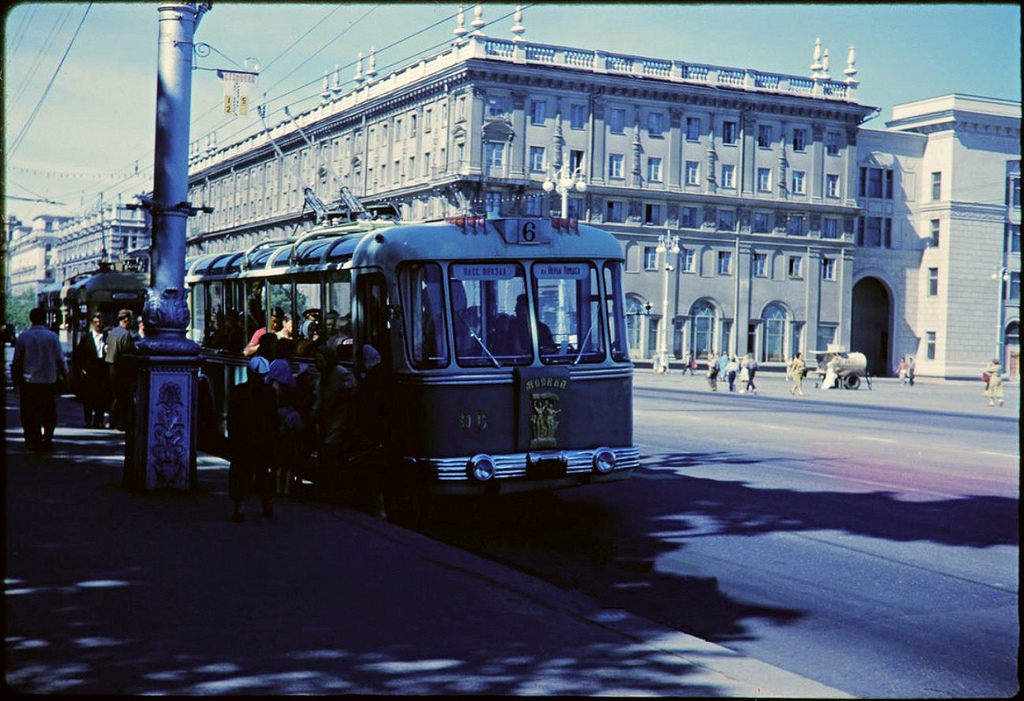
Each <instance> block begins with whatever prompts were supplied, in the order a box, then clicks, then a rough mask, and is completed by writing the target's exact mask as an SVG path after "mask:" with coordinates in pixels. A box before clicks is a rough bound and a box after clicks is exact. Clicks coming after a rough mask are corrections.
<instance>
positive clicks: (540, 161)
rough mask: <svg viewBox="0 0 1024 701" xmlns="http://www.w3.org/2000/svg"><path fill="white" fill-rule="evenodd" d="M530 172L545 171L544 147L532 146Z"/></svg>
mask: <svg viewBox="0 0 1024 701" xmlns="http://www.w3.org/2000/svg"><path fill="white" fill-rule="evenodd" d="M530 170H533V171H543V170H544V147H543V146H531V147H530Z"/></svg>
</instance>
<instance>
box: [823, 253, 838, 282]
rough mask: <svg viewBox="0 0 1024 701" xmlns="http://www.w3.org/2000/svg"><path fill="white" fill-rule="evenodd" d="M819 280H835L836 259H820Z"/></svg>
mask: <svg viewBox="0 0 1024 701" xmlns="http://www.w3.org/2000/svg"><path fill="white" fill-rule="evenodd" d="M821 279H822V280H835V279H836V259H835V258H822V259H821Z"/></svg>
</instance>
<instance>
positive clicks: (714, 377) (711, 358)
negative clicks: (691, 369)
mask: <svg viewBox="0 0 1024 701" xmlns="http://www.w3.org/2000/svg"><path fill="white" fill-rule="evenodd" d="M708 386H709V387H711V391H712V392H717V391H718V356H717V355H715V352H714V351H708Z"/></svg>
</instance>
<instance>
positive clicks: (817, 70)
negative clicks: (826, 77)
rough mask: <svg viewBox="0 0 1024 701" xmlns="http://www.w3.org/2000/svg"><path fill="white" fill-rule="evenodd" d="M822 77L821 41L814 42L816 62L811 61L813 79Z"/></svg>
mask: <svg viewBox="0 0 1024 701" xmlns="http://www.w3.org/2000/svg"><path fill="white" fill-rule="evenodd" d="M820 77H821V39H820V38H819V39H815V40H814V60H813V61H811V78H820Z"/></svg>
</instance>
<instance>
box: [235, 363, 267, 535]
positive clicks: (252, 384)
mask: <svg viewBox="0 0 1024 701" xmlns="http://www.w3.org/2000/svg"><path fill="white" fill-rule="evenodd" d="M269 369H270V363H269V362H268V361H267V359H266V358H264V357H263V356H261V355H256V356H253V357H252V358H250V359H249V365H248V381H246V382H244V383H242V384H240V385H238V386H236V387H235V389H234V392H233V393H232V395H231V405H230V406H229V407H228V442H229V448H230V451H231V467H230V469H229V471H228V493H229V495H230V497H231V499H232V501H234V503H235V511H234V514H233V515H232V516H231V520H232V521H235V522H241V521H244V520H245V513H244V507H245V500H246V498H247V497H248V496H249V495H250V494H254V493H255V494H259V496H260V501H261V502H262V505H263V515H264V516H266V517H267V518H270V517H272V516H273V515H274V502H273V498H274V482H273V479H272V474H273V462H272V460H273V457H272V456H273V455H274V451H272V450H271V446H272V445H273V441H275V440H276V439H277V434H278V425H277V423H278V422H277V393H276V392H274V388H273V387H271V386H270V385H268V384H267V383H266V382H265V381H264V378H265V376H266V374H267V372H268V371H269Z"/></svg>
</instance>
